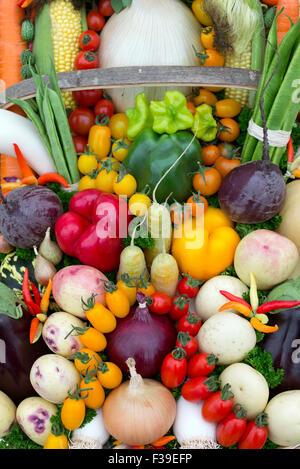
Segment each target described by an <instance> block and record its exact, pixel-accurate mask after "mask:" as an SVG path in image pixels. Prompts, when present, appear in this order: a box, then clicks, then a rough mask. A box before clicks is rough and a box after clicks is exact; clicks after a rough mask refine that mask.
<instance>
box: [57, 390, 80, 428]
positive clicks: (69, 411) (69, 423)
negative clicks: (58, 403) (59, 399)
mask: <svg viewBox="0 0 300 469" xmlns="http://www.w3.org/2000/svg"><path fill="white" fill-rule="evenodd" d="M84 417H85V403H84V400H83V399H75V398H74V399H73V398H71V397H67V399H66V400H65V401H64V403H63V406H62V409H61V421H62V424H63V426H64V427H65V428H66V429H67V430H70V431H72V430H76V428H79V427H80V425H81V424H82V422H83V421H84Z"/></svg>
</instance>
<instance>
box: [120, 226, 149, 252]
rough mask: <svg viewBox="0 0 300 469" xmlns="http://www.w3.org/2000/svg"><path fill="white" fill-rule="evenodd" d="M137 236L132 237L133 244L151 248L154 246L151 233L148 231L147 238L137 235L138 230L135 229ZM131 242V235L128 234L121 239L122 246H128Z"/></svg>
mask: <svg viewBox="0 0 300 469" xmlns="http://www.w3.org/2000/svg"><path fill="white" fill-rule="evenodd" d="M136 233H137V236H136V237H135V238H134V244H135V246H139V247H140V248H141V249H151V248H153V246H154V242H155V241H154V239H153V238H151V235H150V234H149V233H148V236H147V238H144V237H139V236H138V230H137V231H136ZM130 243H131V236H130V235H128V236H127V238H124V239H123V246H124V247H127V246H130Z"/></svg>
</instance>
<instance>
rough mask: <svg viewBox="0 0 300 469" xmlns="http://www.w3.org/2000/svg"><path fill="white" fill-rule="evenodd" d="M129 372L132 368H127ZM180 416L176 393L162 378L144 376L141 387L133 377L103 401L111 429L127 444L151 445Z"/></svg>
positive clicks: (106, 420)
mask: <svg viewBox="0 0 300 469" xmlns="http://www.w3.org/2000/svg"><path fill="white" fill-rule="evenodd" d="M127 372H128V368H127ZM175 416H176V401H175V399H174V397H173V395H172V393H171V392H170V391H169V390H168V389H167V388H166V387H165V386H163V385H162V384H161V383H159V382H158V381H154V380H152V379H144V380H143V381H142V383H141V384H140V385H139V386H137V387H132V386H131V381H126V382H124V383H122V384H121V385H120V386H119V387H118V388H116V389H114V390H113V391H112V392H110V393H109V395H108V396H107V398H106V400H105V401H104V405H103V420H104V424H105V427H106V428H107V430H108V432H109V433H110V434H111V435H112V436H113V437H114V438H116V439H117V440H119V441H122V443H125V444H127V445H131V446H133V445H147V444H150V443H152V442H153V441H156V440H158V439H159V438H162V437H163V436H164V435H165V434H166V433H167V432H168V431H169V429H170V428H171V426H172V425H173V422H174V420H175Z"/></svg>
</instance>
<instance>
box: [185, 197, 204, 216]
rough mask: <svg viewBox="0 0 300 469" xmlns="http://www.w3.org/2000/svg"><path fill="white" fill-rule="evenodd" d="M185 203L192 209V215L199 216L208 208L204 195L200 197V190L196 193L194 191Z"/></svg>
mask: <svg viewBox="0 0 300 469" xmlns="http://www.w3.org/2000/svg"><path fill="white" fill-rule="evenodd" d="M186 203H187V205H190V208H191V211H192V217H196V218H200V217H202V215H203V214H204V213H205V212H206V210H207V209H208V202H207V200H206V198H205V197H202V195H201V194H200V192H198V193H197V194H196V193H195V192H194V193H193V195H191V196H190V197H189V198H188V200H187V201H186Z"/></svg>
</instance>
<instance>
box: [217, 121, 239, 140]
mask: <svg viewBox="0 0 300 469" xmlns="http://www.w3.org/2000/svg"><path fill="white" fill-rule="evenodd" d="M220 124H221V125H220V130H221V132H220V134H219V139H220V140H221V141H222V142H234V141H235V140H236V139H237V138H238V137H239V135H240V133H241V131H240V128H239V124H238V123H237V122H236V121H235V120H234V119H230V118H227V117H226V118H225V119H221V120H220ZM222 129H223V130H222Z"/></svg>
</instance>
